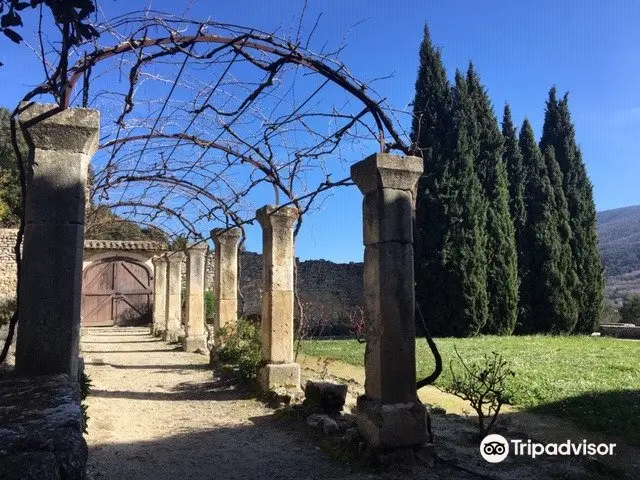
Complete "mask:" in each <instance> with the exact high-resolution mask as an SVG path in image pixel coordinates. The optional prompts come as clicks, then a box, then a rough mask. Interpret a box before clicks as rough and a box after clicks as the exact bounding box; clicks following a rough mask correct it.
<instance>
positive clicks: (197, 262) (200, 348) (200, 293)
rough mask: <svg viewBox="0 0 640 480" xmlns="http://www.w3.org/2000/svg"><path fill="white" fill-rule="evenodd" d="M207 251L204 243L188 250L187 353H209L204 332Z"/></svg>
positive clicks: (184, 348) (185, 337)
mask: <svg viewBox="0 0 640 480" xmlns="http://www.w3.org/2000/svg"><path fill="white" fill-rule="evenodd" d="M207 249H208V246H207V244H206V243H204V242H203V243H197V244H195V245H191V246H189V248H188V249H187V298H186V304H187V314H186V320H185V336H184V339H183V340H182V349H183V350H184V351H185V352H201V353H208V352H209V349H208V348H207V337H206V335H205V331H204V322H205V318H204V266H205V261H206V257H207Z"/></svg>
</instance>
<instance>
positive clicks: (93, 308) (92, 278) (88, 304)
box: [82, 257, 153, 327]
mask: <svg viewBox="0 0 640 480" xmlns="http://www.w3.org/2000/svg"><path fill="white" fill-rule="evenodd" d="M82 280H83V281H82V291H83V296H82V324H83V325H84V326H92V327H95V326H112V325H116V324H117V325H146V324H148V323H149V322H150V321H151V302H152V300H153V281H152V280H153V279H152V277H151V275H150V273H149V270H147V268H146V267H145V266H144V265H142V264H140V263H138V262H136V261H134V260H131V259H128V258H122V257H112V258H107V259H104V260H100V261H98V262H96V263H93V264H91V265H90V266H89V267H87V269H86V270H85V271H84V274H83V279H82Z"/></svg>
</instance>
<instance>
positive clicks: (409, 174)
mask: <svg viewBox="0 0 640 480" xmlns="http://www.w3.org/2000/svg"><path fill="white" fill-rule="evenodd" d="M422 170H423V163H422V159H420V158H417V157H400V156H396V155H390V154H381V153H378V154H375V155H372V156H370V157H368V158H367V159H365V160H363V161H361V162H358V163H356V164H355V165H353V166H352V167H351V178H352V179H353V181H354V182H355V183H356V185H357V186H358V188H359V189H360V191H361V192H362V193H363V194H364V201H363V219H364V222H363V223H364V245H365V251H364V315H365V334H366V340H367V344H366V349H365V394H364V395H363V396H361V397H360V398H358V417H357V418H358V427H359V429H360V432H361V433H362V435H363V437H364V438H365V439H366V440H367V442H368V443H369V444H370V445H371V446H372V447H374V448H381V449H389V448H391V449H393V448H398V447H410V446H419V445H422V444H424V443H425V442H426V440H427V431H426V412H425V409H424V407H423V405H422V404H421V403H420V402H419V401H418V397H417V391H416V354H415V323H414V315H415V311H414V309H415V285H414V274H413V212H414V208H415V198H414V191H415V186H416V183H417V181H418V178H419V177H420V175H421V174H422Z"/></svg>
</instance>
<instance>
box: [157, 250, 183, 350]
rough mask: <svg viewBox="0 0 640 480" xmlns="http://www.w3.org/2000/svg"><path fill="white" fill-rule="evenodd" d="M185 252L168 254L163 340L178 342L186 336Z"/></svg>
mask: <svg viewBox="0 0 640 480" xmlns="http://www.w3.org/2000/svg"><path fill="white" fill-rule="evenodd" d="M183 260H184V253H183V252H169V253H167V262H169V265H168V268H167V314H166V316H167V323H166V325H165V329H164V333H163V335H162V338H163V339H164V340H165V341H166V342H177V341H179V339H180V337H182V336H184V330H182V261H183Z"/></svg>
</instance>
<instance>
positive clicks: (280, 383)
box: [260, 363, 300, 390]
mask: <svg viewBox="0 0 640 480" xmlns="http://www.w3.org/2000/svg"><path fill="white" fill-rule="evenodd" d="M260 386H261V387H262V388H263V389H264V390H274V389H279V388H285V389H293V390H299V389H300V365H298V364H297V363H270V364H267V365H265V366H264V367H262V368H261V369H260Z"/></svg>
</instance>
